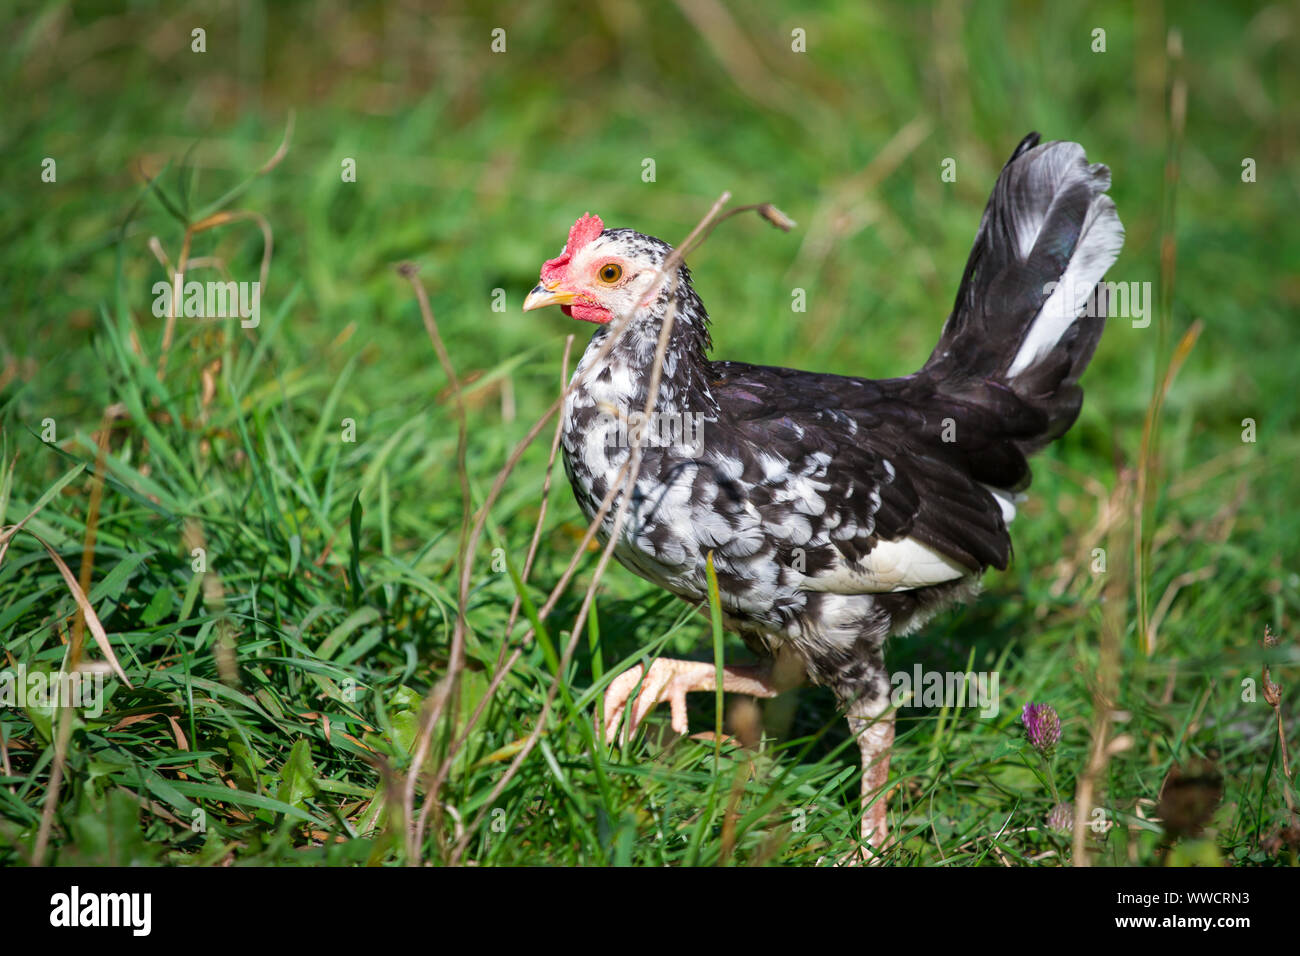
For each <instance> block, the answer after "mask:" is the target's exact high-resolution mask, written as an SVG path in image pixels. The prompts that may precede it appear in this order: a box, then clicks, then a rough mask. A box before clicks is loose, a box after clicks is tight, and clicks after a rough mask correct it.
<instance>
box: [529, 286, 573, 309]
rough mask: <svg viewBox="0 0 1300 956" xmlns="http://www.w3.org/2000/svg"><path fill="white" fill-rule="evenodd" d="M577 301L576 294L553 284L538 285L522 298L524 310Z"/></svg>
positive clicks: (571, 303) (569, 303) (570, 303)
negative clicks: (548, 286) (548, 285)
mask: <svg viewBox="0 0 1300 956" xmlns="http://www.w3.org/2000/svg"><path fill="white" fill-rule="evenodd" d="M577 301H578V296H577V294H576V293H574V292H568V291H566V290H564V289H561V288H559V287H558V286H554V285H553V286H551V287H550V288H547V287H546V286H541V285H539V286H536V287H535V288H534V289H533V291H532V292H530V293H528V296H527V298H525V299H524V311H525V312H529V311H531V310H532V309H542V308H545V307H546V306H548V305H573V303H575V302H577Z"/></svg>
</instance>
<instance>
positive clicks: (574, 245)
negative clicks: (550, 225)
mask: <svg viewBox="0 0 1300 956" xmlns="http://www.w3.org/2000/svg"><path fill="white" fill-rule="evenodd" d="M604 231H605V224H604V223H603V222H601V221H600V217H599V216H593V215H591V213H585V214H584V215H583V217H582V218H581V219H579V220H578V221H577V222H575V223H574V224H573V228H572V229H570V230H569V241H568V242H566V243H565V244H564V251H563V252H561V253H560V254H559V255H558V256H556V257H555V258H554V259H548V260H547V261H546V263H545V264H544V265H543V266H542V281H543V282H558V281H560V279H561V277H562V276H563V275H564V267H565V266H567V265H568V264H569V260H570V259H572V258H573V254H574V253H575V252H577V251H578V250H579V249H581V248H582V247H583V246H585V245H586V244H587V243H589V242H591V240H593V239H595V238H596V237H597V236H599V235H600V234H601V233H602V232H604Z"/></svg>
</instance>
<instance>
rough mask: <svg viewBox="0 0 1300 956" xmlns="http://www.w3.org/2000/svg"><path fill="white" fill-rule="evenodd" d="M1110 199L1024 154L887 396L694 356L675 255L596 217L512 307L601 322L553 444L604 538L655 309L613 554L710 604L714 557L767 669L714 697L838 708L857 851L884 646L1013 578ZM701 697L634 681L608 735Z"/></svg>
mask: <svg viewBox="0 0 1300 956" xmlns="http://www.w3.org/2000/svg"><path fill="white" fill-rule="evenodd" d="M1109 185H1110V172H1109V170H1108V169H1107V168H1106V167H1105V166H1102V165H1089V164H1088V161H1087V158H1086V157H1085V155H1084V151H1083V148H1082V147H1081V146H1079V145H1078V144H1077V143H1068V142H1052V143H1043V144H1039V141H1038V136H1037V134H1030V135H1029V136H1027V137H1026V138H1025V139H1024V140H1023V141H1022V142H1021V143H1020V145H1019V146H1017V147H1016V150H1015V152H1014V153H1013V154H1012V156H1011V158H1010V160H1008V161H1007V164H1006V166H1005V167H1004V168H1003V169H1002V172H1001V175H999V177H998V180H997V183H996V185H995V186H994V187H993V194H992V196H991V197H990V199H989V202H988V206H987V207H986V209H985V211H984V217H983V219H982V220H981V222H980V226H979V231H978V232H977V233H976V236H975V243H974V247H973V248H972V250H971V254H970V259H969V261H968V262H967V264H966V271H965V273H964V274H963V276H962V279H961V285H960V286H959V287H958V289H957V299H956V302H955V304H954V306H953V310H952V314H951V315H950V316H949V317H948V320H947V323H946V324H945V325H944V327H943V331H942V334H941V335H940V337H939V344H938V345H937V346H936V347H935V349H934V352H933V354H931V356H930V358H929V359H928V360H927V361H926V362H925V364H924V365H923V366H922V367H921V368H920V370H919V371H916V372H914V373H913V374H911V375H907V376H904V377H902V378H893V379H885V380H881V381H873V380H868V379H861V378H850V377H844V376H839V375H826V374H818V373H814V372H801V371H796V370H793V369H786V368H772V367H766V366H757V365H747V364H745V363H743V362H720V361H712V360H710V359H709V357H708V352H709V349H710V348H711V341H710V338H709V328H708V325H709V317H708V315H707V313H706V312H705V310H704V305H703V304H702V303H701V302H700V299H699V297H698V296H697V295H696V294H695V289H694V288H693V287H692V285H691V275H690V271H689V270H688V269H687V267H686V266H685V264H682V265H680V266H679V267H677V268H676V269H675V275H670V276H667V277H666V278H665V276H664V275H663V274H662V271H663V270H661V268H660V267H661V266H662V265H663V264H664V263H665V260H667V258H668V256H669V254H670V252H671V247H670V246H669V245H667V244H666V243H664V242H662V241H660V240H659V239H655V238H652V237H650V236H645V235H642V234H641V233H638V232H634V231H633V230H631V229H606V228H604V225H603V223H602V222H601V221H600V219H598V218H597V217H595V216H590V215H586V216H583V217H582V218H581V219H579V220H578V221H577V222H576V223H575V224H574V226H573V228H572V230H571V231H570V233H569V238H568V242H567V244H566V245H565V247H564V250H563V251H562V253H561V254H560V256H559V257H557V258H555V259H552V260H550V261H548V262H547V263H546V264H545V265H544V266H543V267H542V271H541V282H540V284H539V285H537V287H536V288H534V289H533V290H532V292H530V293H529V295H528V297H527V299H526V300H525V302H524V306H523V307H524V309H525V310H528V309H536V308H540V307H542V306H547V305H560V306H562V307H563V310H564V312H565V313H566V314H568V315H571V316H572V317H573V318H576V319H583V320H586V321H589V322H594V323H597V324H599V326H600V327H599V328H598V329H597V330H596V333H595V334H594V335H593V336H592V338H591V342H590V344H589V345H588V346H587V350H586V352H585V354H584V355H583V358H582V361H581V362H580V363H579V365H578V367H577V370H576V372H575V375H574V383H575V385H576V387H573V388H572V390H571V391H570V393H569V395H568V397H567V399H566V401H565V403H564V411H563V414H564V421H563V435H562V444H563V454H564V465H565V469H566V471H567V472H568V475H569V480H570V482H571V483H572V485H573V490H574V493H575V494H576V496H577V499H578V504H579V505H580V507H581V508H582V511H583V512H584V513H585V514H586V515H587V516H588V518H589V519H591V518H593V517H594V516H595V515H596V513H597V511H598V509H599V507H600V504H601V502H602V500H603V499H604V498H605V496H606V494H607V493H608V492H609V491H610V489H611V487H612V486H614V485H615V484H617V485H618V491H617V493H616V494H615V497H614V498H613V503H612V507H610V508H609V510H608V511H607V514H606V517H605V519H604V523H603V526H602V528H601V532H602V534H601V537H602V540H608V536H609V535H610V534H611V533H612V531H613V528H614V517H615V514H616V513H617V510H618V507H619V504H620V498H621V495H622V488H623V487H624V479H620V478H619V474H620V469H621V468H622V467H623V466H624V464H625V463H626V462H627V461H628V459H629V455H631V453H632V447H631V446H632V445H633V444H636V442H634V441H630V440H629V435H634V434H635V428H633V429H629V428H628V427H627V423H628V422H629V421H632V422H633V423H634V424H635V423H636V421H637V418H636V416H638V415H639V414H640V413H641V411H642V409H643V406H644V405H645V402H646V399H647V394H648V389H649V387H650V382H651V377H652V372H653V368H654V364H655V354H656V347H657V345H658V340H659V336H660V329H661V328H662V326H663V324H664V322H665V319H666V317H667V316H668V315H669V314H670V310H671V314H672V315H673V325H672V329H671V335H670V338H669V341H668V345H667V351H666V353H665V355H664V360H663V369H662V378H661V381H660V388H659V392H658V399H657V403H656V406H655V413H654V417H653V419H652V420H650V421H647V422H642V423H641V424H640V426H639V427H640V429H641V430H642V431H643V432H645V435H646V437H645V438H644V439H642V442H641V444H642V459H641V463H640V468H639V471H638V474H637V477H636V482H635V488H634V491H633V495H632V501H631V503H630V505H629V508H628V511H627V514H626V517H625V522H624V524H623V526H622V528H621V530H620V531H619V536H618V540H617V542H616V544H615V551H614V554H615V556H616V557H617V558H618V560H619V561H620V562H622V563H623V564H624V565H625V566H626V567H628V568H629V569H631V570H632V571H633V572H635V573H636V574H639V575H641V576H642V577H644V578H647V579H649V580H651V581H653V582H655V583H656V584H659V585H661V586H663V587H665V588H667V589H668V590H669V591H671V592H673V593H674V594H677V595H680V596H681V597H683V598H685V599H687V600H688V601H692V602H703V601H706V600H707V594H708V589H707V583H706V561H707V556H708V554H709V552H712V553H713V561H714V565H715V568H716V572H717V578H718V586H719V590H720V595H721V602H722V607H723V611H724V614H725V620H726V624H727V626H728V627H729V628H732V629H734V631H735V632H737V633H738V634H739V635H740V636H741V637H742V638H743V639H744V641H745V643H746V644H747V645H748V646H749V647H750V648H751V650H753V651H754V652H756V653H757V654H758V655H759V656H760V658H761V661H762V662H761V663H760V664H758V665H754V666H748V667H738V666H729V667H727V668H725V669H724V672H723V689H724V690H726V691H732V692H739V693H745V694H755V695H759V696H772V695H774V694H776V693H778V692H779V691H781V690H783V689H785V688H787V687H790V686H793V685H795V684H797V683H799V682H800V681H802V680H803V679H804V678H805V677H806V678H807V679H810V680H812V681H813V682H814V683H817V684H820V685H824V686H827V687H829V688H831V689H832V690H833V691H834V692H835V694H836V696H837V698H838V699H839V701H840V703H841V705H842V706H843V708H844V709H845V711H846V713H847V716H848V720H849V725H850V728H851V730H852V733H853V735H854V736H855V738H856V739H857V741H858V745H859V748H860V750H861V754H862V823H861V832H862V840H863V845H864V848H868V847H869V848H871V849H870V851H869V852H876V851H878V850H879V849H880V848H882V847H883V846H884V845H885V843H886V840H887V822H886V805H885V800H884V786H885V784H886V781H887V779H888V773H889V754H890V748H891V746H892V744H893V739H894V713H893V708H892V706H891V701H890V688H891V684H890V678H889V673H888V671H887V670H886V667H885V657H884V645H885V642H886V640H887V639H888V638H889V637H891V636H894V635H902V634H908V633H911V632H913V631H915V630H916V629H917V628H919V627H920V626H921V625H923V624H924V623H925V622H926V621H927V620H928V619H929V618H930V617H932V616H933V615H934V614H936V613H938V612H939V611H941V610H943V609H944V608H945V607H948V606H949V605H951V604H953V603H954V602H957V601H962V600H967V599H969V598H971V597H972V596H974V595H975V594H976V593H977V592H978V590H979V582H980V576H981V574H982V573H983V572H984V570H985V569H986V568H989V567H994V568H1005V567H1006V566H1007V560H1008V557H1009V555H1010V551H1011V539H1010V536H1009V535H1008V531H1007V528H1008V525H1009V524H1010V523H1011V521H1012V519H1013V518H1014V517H1015V514H1016V503H1017V500H1018V495H1019V494H1020V493H1021V492H1023V491H1024V489H1025V488H1026V487H1027V485H1028V484H1029V479H1030V473H1029V465H1028V464H1027V462H1026V457H1027V456H1028V455H1030V454H1032V453H1034V452H1036V451H1038V450H1039V449H1041V448H1042V447H1043V446H1045V445H1046V444H1048V443H1049V442H1051V441H1052V440H1053V439H1055V438H1058V437H1060V436H1061V435H1062V434H1063V433H1064V432H1065V431H1066V430H1067V429H1068V428H1069V427H1070V426H1071V425H1072V424H1073V423H1074V420H1075V418H1076V417H1077V416H1078V414H1079V409H1080V406H1081V404H1082V401H1083V392H1082V390H1081V389H1080V387H1079V384H1078V383H1079V377H1080V376H1081V375H1082V373H1083V371H1084V368H1085V367H1086V366H1087V364H1088V361H1089V359H1090V358H1091V357H1092V354H1093V351H1094V349H1095V348H1096V346H1097V342H1098V340H1099V338H1100V337H1101V332H1102V326H1103V323H1104V317H1103V316H1104V301H1099V300H1102V299H1103V297H1102V296H1100V295H1099V292H1100V291H1101V288H1104V287H1101V288H1099V287H1098V283H1099V282H1100V281H1101V279H1102V277H1103V276H1104V275H1105V273H1106V270H1107V269H1108V268H1109V267H1110V266H1111V264H1112V263H1113V262H1114V261H1115V258H1116V257H1117V256H1118V255H1119V251H1120V247H1121V246H1122V245H1123V241H1124V231H1123V226H1122V225H1121V224H1120V221H1119V217H1118V216H1117V215H1116V212H1115V205H1114V203H1113V202H1112V201H1111V200H1110V198H1109V197H1108V196H1106V195H1105V192H1106V190H1107V188H1108V187H1109ZM611 335H612V336H615V337H616V339H617V340H616V341H615V342H614V343H613V344H612V347H611V348H610V349H608V351H607V353H606V354H604V355H603V356H602V355H600V354H599V353H600V352H601V351H602V349H603V347H604V346H605V344H606V340H607V339H608V338H609V337H610V336H611ZM665 422H666V423H669V424H668V426H666V427H665V426H664V425H663V423H665ZM656 424H658V425H659V426H660V427H655V426H656ZM638 688H639V692H638ZM715 689H716V673H715V668H714V664H713V663H712V662H711V661H700V662H696V661H680V660H670V659H666V658H660V659H657V660H655V661H654V662H653V663H652V664H651V665H650V667H649V670H648V672H643V669H642V668H641V667H640V666H638V667H635V668H633V669H632V670H630V671H628V672H626V673H624V674H622V675H620V676H619V677H618V678H617V679H616V680H615V681H614V683H613V684H612V685H611V686H610V688H609V690H608V691H607V695H606V698H605V703H604V714H603V717H604V720H603V725H604V728H605V734H606V737H607V739H608V740H610V741H613V740H615V739H616V738H617V733H618V729H619V723H620V721H621V719H622V715H623V712H624V710H625V708H626V706H627V704H628V702H629V701H631V710H630V718H629V723H630V725H631V726H630V727H629V728H627V731H630V730H632V729H634V728H635V726H636V725H637V724H638V723H639V722H640V721H641V720H642V719H643V718H644V717H645V715H646V713H647V712H648V711H649V710H650V709H651V708H653V707H654V706H655V705H656V704H658V703H661V702H668V703H669V704H671V707H672V726H673V728H674V729H675V730H677V731H678V732H685V731H686V729H687V726H686V706H685V695H686V694H687V693H688V692H690V691H713V690H715ZM634 696H635V699H633V697H634ZM627 731H625V732H627Z"/></svg>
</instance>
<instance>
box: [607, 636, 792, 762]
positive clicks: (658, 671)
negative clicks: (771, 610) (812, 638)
mask: <svg viewBox="0 0 1300 956" xmlns="http://www.w3.org/2000/svg"><path fill="white" fill-rule="evenodd" d="M717 678H718V674H717V669H716V667H715V666H714V665H713V664H712V663H711V662H709V661H679V660H673V659H672V658H668V657H660V658H656V659H655V660H654V661H651V663H650V670H649V671H646V669H645V668H644V667H642V666H641V665H640V664H637V665H636V666H635V667H631V668H629V669H628V670H625V671H624V672H623V673H621V674H619V675H618V676H617V677H616V678H614V682H613V683H612V684H610V685H609V689H608V690H606V691H605V705H604V707H603V708H602V716H603V720H602V721H601V725H602V726H603V727H604V728H605V743H607V744H612V743H613V742H614V741H615V740H617V739H619V732H618V730H619V725H620V724H621V723H622V721H623V711H624V710H625V709H627V704H628V701H629V700H631V701H632V712H631V714H630V716H629V718H628V722H627V727H626V728H625V730H624V732H623V734H622V739H623V741H624V742H625V743H626V742H627V740H628V739H629V738H630V737H631V736H632V735H633V734H634V733H636V729H637V728H638V727H639V726H641V721H643V720H645V718H646V715H647V714H649V713H650V711H652V710H654V708H655V707H656V706H657V705H658V704H663V703H666V704H668V706H669V707H670V708H671V711H672V713H671V722H672V728H673V730H675V731H676V732H677V733H679V734H685V733H686V732H687V731H688V730H689V727H688V725H687V722H686V695H687V694H689V693H690V692H691V691H706V690H708V691H712V690H716V689H717ZM638 686H639V687H640V688H641V690H640V692H639V693H638V692H637V687H638ZM722 689H723V690H724V691H729V692H731V693H738V694H753V695H754V696H756V697H772V696H774V695H775V694H776V693H777V690H776V688H775V687H774V686H773V684H772V683H771V682H770V681H769V680H768V677H767V668H763V667H724V668H723V669H722ZM634 695H635V700H633V697H634Z"/></svg>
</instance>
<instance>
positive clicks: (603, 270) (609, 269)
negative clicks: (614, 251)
mask: <svg viewBox="0 0 1300 956" xmlns="http://www.w3.org/2000/svg"><path fill="white" fill-rule="evenodd" d="M622 275H623V267H622V266H620V265H619V264H618V263H617V262H607V263H605V264H604V265H603V266H601V267H600V281H601V282H609V283H614V282H617V281H618V280H619V277H620V276H622Z"/></svg>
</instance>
